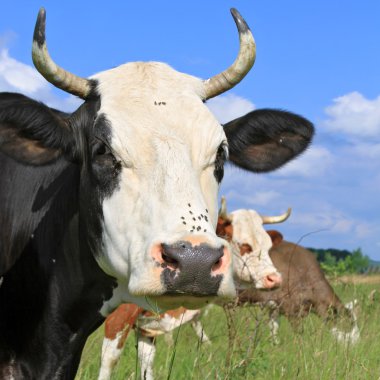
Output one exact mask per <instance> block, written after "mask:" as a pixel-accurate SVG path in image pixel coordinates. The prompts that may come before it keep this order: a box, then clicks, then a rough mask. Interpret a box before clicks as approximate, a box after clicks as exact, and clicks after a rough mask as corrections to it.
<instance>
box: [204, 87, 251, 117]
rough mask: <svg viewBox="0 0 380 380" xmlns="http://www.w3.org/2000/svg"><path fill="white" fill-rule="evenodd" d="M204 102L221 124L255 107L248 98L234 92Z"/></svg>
mask: <svg viewBox="0 0 380 380" xmlns="http://www.w3.org/2000/svg"><path fill="white" fill-rule="evenodd" d="M206 104H207V106H208V108H209V109H210V110H211V111H212V112H213V113H214V115H215V116H216V118H217V119H218V120H219V122H220V123H222V124H224V123H227V122H228V121H231V120H233V119H236V118H238V117H240V116H244V115H245V114H247V113H248V112H250V111H253V110H254V109H255V108H256V107H255V105H254V104H253V103H252V102H250V101H249V100H248V99H244V98H242V97H240V96H237V95H234V94H227V95H223V96H218V97H216V98H213V99H211V100H209V101H208V102H207V103H206Z"/></svg>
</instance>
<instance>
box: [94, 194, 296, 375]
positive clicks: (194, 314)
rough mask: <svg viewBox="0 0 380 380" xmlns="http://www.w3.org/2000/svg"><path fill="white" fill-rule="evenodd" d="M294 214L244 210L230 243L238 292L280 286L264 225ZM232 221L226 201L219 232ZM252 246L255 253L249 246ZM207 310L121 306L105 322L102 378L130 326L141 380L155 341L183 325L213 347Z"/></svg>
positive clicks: (147, 370) (149, 367)
mask: <svg viewBox="0 0 380 380" xmlns="http://www.w3.org/2000/svg"><path fill="white" fill-rule="evenodd" d="M290 212H291V210H290V209H288V211H287V212H286V213H284V214H282V215H279V216H270V217H269V216H261V215H259V214H258V213H257V212H255V211H253V210H241V211H240V212H239V218H238V220H237V221H235V224H234V226H233V231H234V236H233V237H232V238H231V239H230V238H229V243H230V246H231V252H232V254H233V257H234V265H233V272H234V280H235V284H236V285H237V288H238V289H245V288H247V287H248V288H251V287H255V288H257V289H273V288H275V287H278V286H280V285H281V281H282V279H281V275H280V274H279V273H278V271H277V268H276V267H275V266H274V265H273V263H272V261H271V259H270V257H269V253H268V251H269V249H270V247H271V239H270V237H269V236H268V234H267V233H266V232H265V230H264V229H263V227H262V225H263V223H266V224H272V223H281V222H283V221H285V220H286V219H287V218H288V217H289V215H290ZM231 228H232V226H231V220H230V219H229V218H227V214H226V200H225V198H224V197H222V206H221V209H220V211H219V216H218V223H217V229H216V230H217V232H218V233H223V234H224V235H226V234H225V232H224V230H227V231H230V230H231ZM250 246H253V247H254V249H250V248H249V247H250ZM201 312H202V314H203V315H204V314H205V312H204V310H202V311H201V310H200V309H199V310H187V309H185V308H180V309H176V310H171V311H168V312H165V313H162V314H152V313H149V312H146V311H145V310H144V309H142V308H139V307H138V306H137V305H131V304H122V305H120V306H119V307H118V308H117V309H116V310H115V311H114V312H113V313H111V314H110V315H109V316H108V317H107V318H106V321H105V323H104V339H103V344H102V355H101V366H100V371H99V377H98V380H108V379H110V377H111V373H112V370H113V368H114V366H115V365H116V363H117V362H118V360H119V358H120V355H121V353H122V351H123V347H124V344H125V341H126V339H127V337H128V334H129V332H130V330H131V328H134V329H135V330H136V333H137V336H138V346H137V347H138V350H137V352H138V358H139V362H140V368H141V378H142V380H151V379H153V367H152V366H153V361H154V357H155V352H156V347H155V339H156V337H157V336H159V335H163V334H169V333H171V332H172V331H173V330H174V329H176V328H177V327H179V326H181V325H183V324H184V323H189V322H190V323H191V325H192V327H193V329H194V331H195V333H196V334H197V336H198V338H199V340H200V342H202V343H206V344H207V343H209V342H210V340H209V339H208V337H207V336H206V334H205V333H204V330H203V328H202V325H201V323H200V321H199V318H200V316H201Z"/></svg>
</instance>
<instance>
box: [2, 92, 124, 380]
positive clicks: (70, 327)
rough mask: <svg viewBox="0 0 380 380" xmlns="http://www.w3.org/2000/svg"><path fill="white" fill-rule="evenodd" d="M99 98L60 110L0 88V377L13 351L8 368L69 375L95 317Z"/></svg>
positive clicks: (108, 284) (101, 179) (101, 279)
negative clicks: (12, 364) (72, 109)
mask: <svg viewBox="0 0 380 380" xmlns="http://www.w3.org/2000/svg"><path fill="white" fill-rule="evenodd" d="M93 95H94V94H93ZM94 96H95V95H94ZM99 106H100V101H99V99H98V98H96V97H95V98H94V99H93V100H88V101H86V102H85V103H84V104H83V105H82V106H81V107H79V109H78V110H77V111H76V112H74V113H73V114H72V115H69V114H65V113H62V112H59V111H57V110H54V109H51V108H49V107H47V106H45V105H43V104H41V103H39V102H35V101H33V100H31V99H29V98H27V97H25V96H23V95H19V94H10V93H8V94H7V93H5V94H0V167H1V169H2V170H1V171H0V226H1V228H0V276H3V278H4V281H3V284H2V285H1V287H0V309H1V313H0V377H2V374H3V370H5V368H7V364H8V363H9V361H10V360H11V359H14V361H15V370H14V373H15V376H16V377H20V378H27V379H40V378H41V379H42V378H46V379H48V378H55V377H56V375H57V371H58V369H59V371H60V374H62V377H64V378H74V376H75V372H76V368H77V366H78V364H79V359H80V354H81V351H82V349H83V346H84V343H85V341H86V339H87V337H88V335H89V334H90V333H91V332H92V331H93V330H94V329H95V328H96V327H97V326H99V324H100V323H101V322H102V320H103V317H102V316H101V315H100V314H99V310H100V308H101V306H102V304H103V301H104V300H105V299H109V298H110V297H111V295H112V288H113V287H114V286H115V282H114V279H112V278H111V277H109V276H108V275H106V274H105V273H104V272H103V271H102V270H101V269H100V268H99V266H98V264H97V263H96V261H95V259H94V253H95V252H99V248H100V246H99V239H100V235H101V230H100V224H101V218H102V215H101V202H102V199H103V198H104V197H106V196H108V195H109V193H110V191H112V189H115V187H116V186H117V180H115V171H116V176H117V173H118V170H119V169H118V165H117V164H115V163H114V162H113V161H112V160H111V161H112V165H113V166H112V168H113V169H112V170H107V168H109V165H108V163H109V161H108V159H106V160H105V161H104V157H103V156H105V155H106V154H108V151H107V150H104V149H103V148H102V147H97V148H95V142H97V143H98V142H99V137H100V138H101V139H103V138H106V139H108V138H109V137H110V131H109V127H108V126H107V125H105V124H104V123H100V125H99V126H95V127H94V120H95V116H96V115H97V112H98V109H99ZM100 156H102V158H101V159H100V158H99V157H100ZM19 374H20V376H19Z"/></svg>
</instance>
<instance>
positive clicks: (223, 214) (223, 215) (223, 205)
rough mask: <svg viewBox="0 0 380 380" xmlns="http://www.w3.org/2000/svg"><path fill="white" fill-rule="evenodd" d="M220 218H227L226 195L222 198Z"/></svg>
mask: <svg viewBox="0 0 380 380" xmlns="http://www.w3.org/2000/svg"><path fill="white" fill-rule="evenodd" d="M219 218H222V219H227V202H226V197H222V199H221V200H220V209H219Z"/></svg>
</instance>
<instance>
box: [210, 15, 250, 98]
mask: <svg viewBox="0 0 380 380" xmlns="http://www.w3.org/2000/svg"><path fill="white" fill-rule="evenodd" d="M231 14H232V17H233V18H234V21H235V24H236V26H237V28H238V32H239V39H240V48H239V54H238V56H237V58H236V60H235V62H234V63H233V64H232V65H231V66H230V67H229V68H228V69H226V70H224V71H222V72H221V73H219V74H217V75H215V76H213V77H212V78H209V79H207V80H205V81H204V92H205V94H204V96H205V99H210V98H213V97H214V96H217V95H220V94H222V93H223V92H226V91H227V90H229V89H231V88H232V87H234V86H235V85H236V84H238V83H239V82H240V81H241V80H242V79H243V78H244V77H245V76H246V75H247V73H248V72H249V70H250V69H251V67H252V66H253V64H254V62H255V59H256V44H255V40H254V38H253V35H252V33H251V30H250V29H249V26H248V25H247V23H246V22H245V20H244V19H243V17H242V16H241V14H240V13H239V12H238V11H237V10H236V9H235V8H231Z"/></svg>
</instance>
